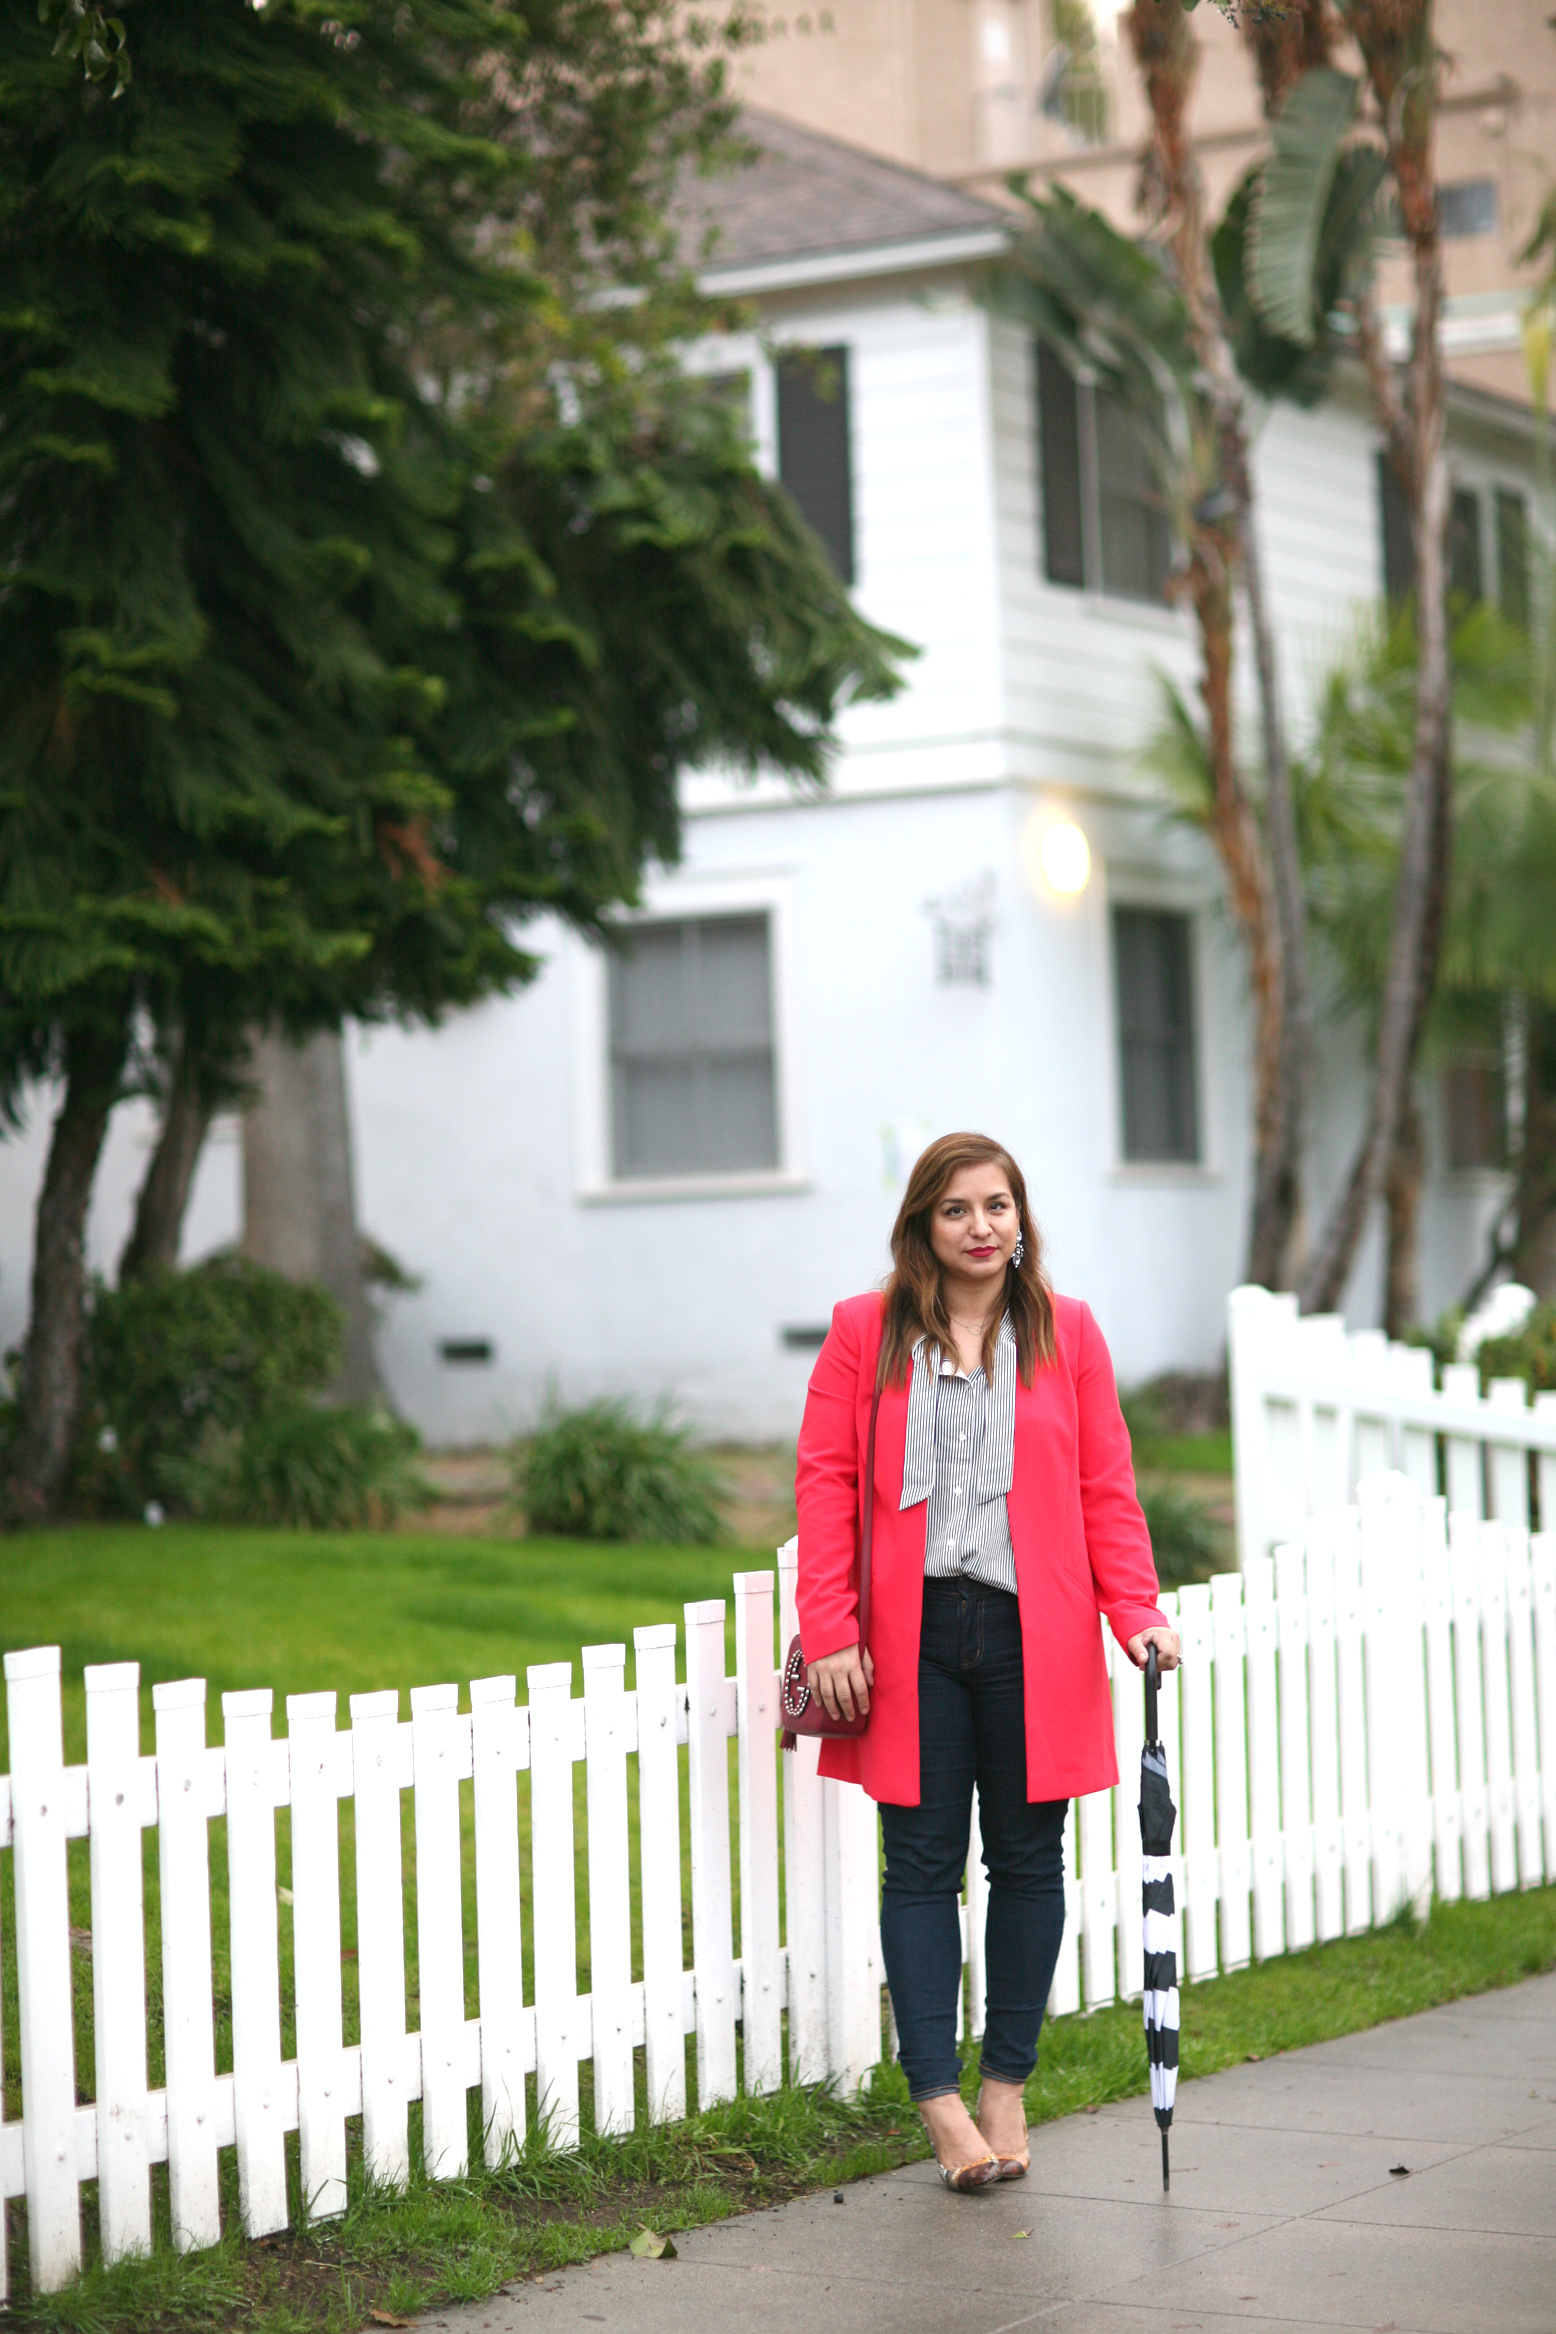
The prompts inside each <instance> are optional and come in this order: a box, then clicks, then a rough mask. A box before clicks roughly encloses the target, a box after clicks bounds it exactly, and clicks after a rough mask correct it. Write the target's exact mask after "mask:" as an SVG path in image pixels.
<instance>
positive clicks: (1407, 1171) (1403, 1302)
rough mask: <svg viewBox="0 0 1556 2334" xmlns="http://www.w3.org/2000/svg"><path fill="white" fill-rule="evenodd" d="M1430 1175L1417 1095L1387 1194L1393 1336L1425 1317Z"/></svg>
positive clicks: (1388, 1321)
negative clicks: (1424, 1194)
mask: <svg viewBox="0 0 1556 2334" xmlns="http://www.w3.org/2000/svg"><path fill="white" fill-rule="evenodd" d="M1425 1173H1426V1132H1425V1129H1424V1128H1423V1126H1422V1124H1421V1110H1420V1105H1419V1104H1418V1102H1417V1101H1416V1098H1415V1095H1414V1094H1413V1093H1412V1094H1410V1095H1409V1096H1408V1097H1407V1098H1406V1102H1405V1109H1404V1115H1403V1116H1402V1118H1401V1120H1400V1125H1399V1140H1398V1141H1397V1142H1396V1143H1395V1145H1394V1156H1393V1158H1392V1159H1391V1160H1390V1161H1389V1172H1388V1182H1387V1185H1386V1187H1385V1193H1384V1196H1385V1198H1386V1199H1387V1202H1388V1253H1387V1258H1386V1261H1385V1265H1384V1274H1383V1326H1384V1328H1385V1329H1386V1330H1387V1331H1388V1334H1389V1336H1390V1337H1403V1336H1404V1334H1405V1331H1406V1330H1407V1329H1410V1328H1413V1327H1414V1325H1415V1324H1416V1322H1418V1321H1419V1320H1420V1318H1421V1289H1420V1281H1419V1276H1418V1273H1417V1262H1418V1255H1419V1241H1418V1238H1417V1233H1418V1229H1419V1223H1420V1215H1421V1184H1422V1179H1423V1178H1424V1176H1425Z"/></svg>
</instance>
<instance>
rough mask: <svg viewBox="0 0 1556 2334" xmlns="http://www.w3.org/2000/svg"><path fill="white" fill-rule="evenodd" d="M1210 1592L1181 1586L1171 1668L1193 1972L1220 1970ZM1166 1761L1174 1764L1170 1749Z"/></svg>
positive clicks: (1187, 1956)
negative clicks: (1177, 1649) (1178, 1707)
mask: <svg viewBox="0 0 1556 2334" xmlns="http://www.w3.org/2000/svg"><path fill="white" fill-rule="evenodd" d="M1239 1586H1241V1583H1240V1582H1239ZM1210 1594H1211V1592H1210V1590H1209V1588H1208V1587H1206V1586H1205V1584H1204V1583H1203V1582H1196V1583H1195V1584H1194V1585H1193V1586H1192V1587H1189V1588H1183V1589H1180V1590H1179V1591H1178V1628H1179V1632H1180V1634H1181V1636H1182V1639H1183V1668H1182V1671H1181V1673H1180V1672H1174V1673H1172V1674H1174V1675H1178V1676H1181V1679H1182V1687H1181V1700H1182V1705H1183V1757H1182V1766H1181V1768H1180V1770H1179V1771H1180V1773H1181V1775H1182V1778H1183V1781H1182V1796H1183V1823H1182V1829H1181V1838H1182V1854H1183V1868H1184V1886H1183V1896H1184V1908H1183V1909H1184V1923H1183V1933H1184V1973H1185V1975H1186V1976H1187V1977H1189V1978H1200V1977H1214V1976H1215V1973H1216V1904H1217V1899H1218V1897H1219V1895H1220V1879H1221V1876H1220V1873H1219V1872H1218V1870H1217V1856H1216V1815H1215V1807H1216V1797H1215V1794H1216V1773H1215V1760H1214V1754H1213V1749H1212V1724H1211V1645H1212V1642H1213V1640H1212V1635H1211V1620H1210ZM1162 1723H1163V1724H1165V1720H1163V1722H1162ZM1165 1739H1166V1737H1165V1735H1164V1736H1163V1740H1164V1741H1165ZM1168 1765H1169V1769H1170V1767H1171V1756H1170V1754H1169V1759H1168Z"/></svg>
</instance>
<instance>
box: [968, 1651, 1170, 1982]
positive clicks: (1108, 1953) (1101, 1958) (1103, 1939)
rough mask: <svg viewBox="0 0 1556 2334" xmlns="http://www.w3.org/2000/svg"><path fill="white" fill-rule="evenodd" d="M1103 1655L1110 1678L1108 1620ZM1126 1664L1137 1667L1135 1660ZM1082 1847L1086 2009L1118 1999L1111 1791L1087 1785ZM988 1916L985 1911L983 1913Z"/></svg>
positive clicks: (1081, 1822) (1081, 1819) (1081, 1811)
mask: <svg viewBox="0 0 1556 2334" xmlns="http://www.w3.org/2000/svg"><path fill="white" fill-rule="evenodd" d="M1101 1628H1102V1658H1103V1661H1104V1662H1105V1664H1106V1665H1107V1669H1108V1675H1109V1680H1110V1682H1111V1678H1112V1670H1113V1657H1114V1654H1115V1652H1117V1654H1118V1659H1119V1660H1120V1661H1125V1656H1124V1654H1123V1653H1122V1651H1120V1650H1119V1649H1118V1648H1117V1647H1116V1646H1115V1644H1114V1639H1113V1632H1112V1630H1111V1629H1110V1628H1109V1627H1108V1626H1107V1623H1106V1622H1105V1621H1104V1622H1103V1623H1102V1624H1101ZM1126 1667H1128V1668H1129V1669H1131V1670H1133V1668H1134V1665H1133V1663H1132V1662H1127V1661H1126ZM1077 1814H1078V1819H1079V1828H1080V1850H1081V1975H1082V1981H1083V1983H1084V1985H1085V1989H1086V2007H1087V2009H1088V2010H1097V2009H1100V2008H1101V2007H1102V2005H1103V2003H1104V2002H1113V2001H1116V2000H1117V1999H1118V1963H1117V1957H1116V1954H1115V1950H1114V1948H1115V1945H1116V1942H1117V1938H1118V1882H1117V1879H1116V1877H1115V1874H1114V1869H1113V1791H1112V1788H1111V1787H1109V1789H1107V1790H1106V1791H1088V1792H1086V1793H1085V1795H1084V1796H1083V1797H1082V1799H1081V1800H1080V1803H1079V1807H1078V1809H1077ZM985 1918H987V1913H985Z"/></svg>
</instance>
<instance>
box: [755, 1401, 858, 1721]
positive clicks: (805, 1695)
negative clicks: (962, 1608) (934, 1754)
mask: <svg viewBox="0 0 1556 2334" xmlns="http://www.w3.org/2000/svg"><path fill="white" fill-rule="evenodd" d="M880 1408H881V1389H880V1387H879V1386H877V1387H876V1389H875V1400H874V1401H873V1402H872V1403H871V1404H870V1436H869V1441H868V1443H867V1445H866V1448H865V1457H864V1526H863V1529H862V1530H861V1532H860V1535H859V1655H860V1659H861V1660H863V1658H864V1650H865V1647H866V1645H867V1644H868V1643H869V1638H870V1542H871V1540H872V1538H873V1537H874V1525H875V1422H876V1419H877V1418H878V1417H879V1415H880ZM808 1667H809V1665H808V1663H807V1662H806V1659H805V1656H804V1654H803V1653H802V1652H801V1651H800V1640H799V1634H798V1632H797V1631H796V1633H795V1637H794V1641H793V1643H792V1644H791V1645H790V1647H789V1655H788V1659H787V1660H786V1661H785V1663H784V1665H783V1678H782V1681H781V1691H780V1694H779V1701H780V1703H781V1705H782V1710H783V1747H784V1749H785V1750H786V1751H788V1750H793V1748H794V1745H795V1743H796V1741H797V1740H798V1738H799V1737H800V1736H801V1735H802V1734H822V1735H847V1734H863V1733H864V1731H865V1729H866V1727H867V1726H868V1725H869V1723H870V1714H869V1712H868V1711H865V1713H864V1714H863V1716H862V1717H858V1718H834V1717H833V1716H832V1714H831V1712H830V1711H829V1710H828V1708H827V1706H826V1704H825V1702H823V1700H822V1699H821V1696H820V1695H819V1694H813V1693H812V1692H811V1690H810V1687H809V1686H808V1685H807V1683H806V1671H807V1668H808Z"/></svg>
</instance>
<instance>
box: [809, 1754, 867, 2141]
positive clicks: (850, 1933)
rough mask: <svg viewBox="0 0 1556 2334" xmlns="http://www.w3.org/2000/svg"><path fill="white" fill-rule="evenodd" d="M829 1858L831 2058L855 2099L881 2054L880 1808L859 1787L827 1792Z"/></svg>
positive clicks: (842, 2087)
mask: <svg viewBox="0 0 1556 2334" xmlns="http://www.w3.org/2000/svg"><path fill="white" fill-rule="evenodd" d="M822 1795H823V1808H824V1811H825V1825H826V1832H825V1838H826V1859H827V1894H826V1902H827V2055H828V2072H829V2073H830V2075H831V2076H832V2078H833V2080H834V2081H835V2083H836V2084H837V2088H838V2092H839V2095H840V2096H841V2097H842V2098H844V2099H852V2098H854V2097H855V2096H856V2095H857V2093H858V2091H859V2088H860V2085H861V2084H862V2083H863V2081H864V2079H865V2076H866V2075H867V2074H868V2073H869V2071H870V2069H871V2067H873V2066H875V2065H876V2064H877V2063H878V2062H879V2059H880V2055H881V1971H880V1965H879V1961H878V1958H877V1957H878V1955H879V1953H880V1920H879V1915H878V1913H877V1910H876V1904H877V1898H878V1896H879V1893H880V1882H879V1872H880V1842H879V1834H878V1831H877V1819H876V1813H875V1802H874V1800H873V1799H871V1798H869V1797H867V1795H866V1794H865V1793H864V1792H863V1791H861V1790H860V1789H859V1788H858V1786H857V1785H856V1784H853V1783H834V1782H827V1783H824V1784H823V1785H822Z"/></svg>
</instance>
